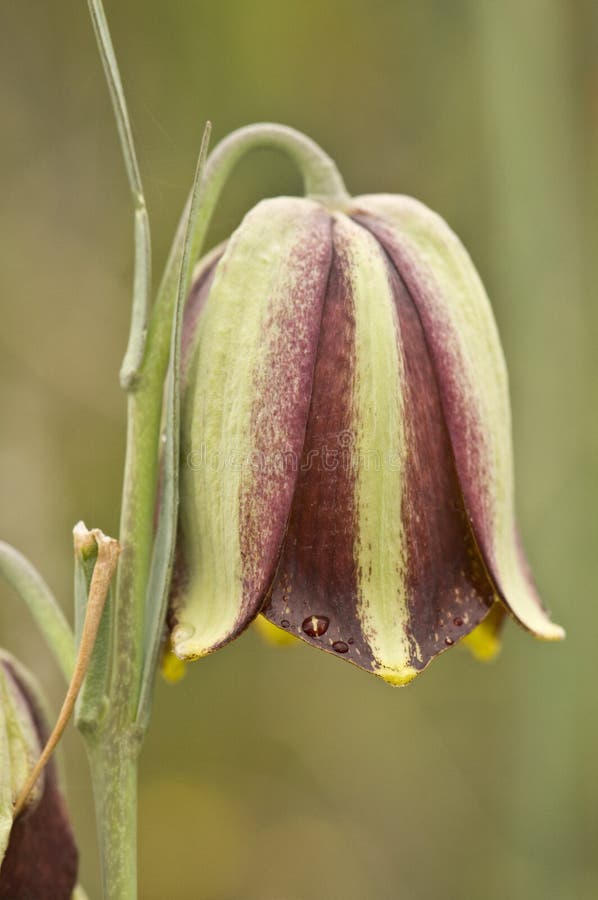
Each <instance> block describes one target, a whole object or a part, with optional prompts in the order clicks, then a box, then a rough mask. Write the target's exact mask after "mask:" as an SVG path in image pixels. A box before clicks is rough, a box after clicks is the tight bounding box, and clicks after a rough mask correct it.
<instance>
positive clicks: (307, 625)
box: [301, 616, 330, 637]
mask: <svg viewBox="0 0 598 900" xmlns="http://www.w3.org/2000/svg"><path fill="white" fill-rule="evenodd" d="M329 625H330V619H328V618H326V616H308V617H307V619H304V621H303V624H302V626H301V627H302V628H303V630H304V632H305V633H306V634H307V635H308V636H309V637H322V635H323V634H326V632H327V631H328V626H329Z"/></svg>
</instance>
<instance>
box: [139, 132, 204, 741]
mask: <svg viewBox="0 0 598 900" xmlns="http://www.w3.org/2000/svg"><path fill="white" fill-rule="evenodd" d="M210 133H211V124H210V123H209V122H208V123H207V124H206V127H205V129H204V133H203V137H202V142H201V148H200V151H199V157H198V160H197V167H196V169H195V177H194V179H193V186H192V189H191V196H190V201H189V212H188V215H187V221H186V225H185V237H184V241H183V247H182V254H181V264H180V268H179V275H178V281H177V285H176V303H175V307H174V315H173V322H172V333H171V344H170V357H169V362H168V371H167V374H166V398H165V417H164V448H163V456H162V469H161V486H160V509H159V516H158V527H157V531H156V539H155V542H154V549H153V555H152V563H151V568H150V576H149V583H148V593H147V608H146V632H145V641H144V647H145V658H144V664H143V672H142V677H141V684H140V697H139V705H138V711H137V724H138V725H139V727H140V728H141V729H142V730H145V728H146V727H147V724H148V720H149V714H150V708H151V697H152V688H153V682H154V675H155V671H156V665H157V661H158V654H159V651H160V642H161V640H162V631H163V627H164V620H165V617H166V608H167V604H168V594H169V590H170V580H171V576H172V564H173V559H174V548H175V540H176V529H177V513H178V483H179V406H180V396H179V387H180V365H179V357H180V345H181V330H182V323H183V312H184V308H185V301H186V299H187V296H188V294H189V288H190V285H191V276H192V272H193V266H194V263H195V256H196V253H197V249H196V248H197V246H198V245H197V221H198V219H199V215H200V212H201V189H202V180H203V173H204V168H205V163H206V157H207V153H208V145H209V141H210Z"/></svg>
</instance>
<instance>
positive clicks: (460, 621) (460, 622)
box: [453, 616, 463, 628]
mask: <svg viewBox="0 0 598 900" xmlns="http://www.w3.org/2000/svg"><path fill="white" fill-rule="evenodd" d="M453 623H454V624H455V625H456V626H457V628H461V626H462V625H463V619H462V618H461V616H455V618H454V619H453Z"/></svg>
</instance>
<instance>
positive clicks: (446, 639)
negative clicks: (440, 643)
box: [444, 637, 455, 647]
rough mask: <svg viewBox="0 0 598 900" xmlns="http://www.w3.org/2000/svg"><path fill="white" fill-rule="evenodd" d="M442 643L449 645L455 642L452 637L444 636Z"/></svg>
mask: <svg viewBox="0 0 598 900" xmlns="http://www.w3.org/2000/svg"><path fill="white" fill-rule="evenodd" d="M444 643H445V644H446V646H447V647H450V646H451V645H452V644H454V643H455V642H454V640H453V639H452V637H445V639H444Z"/></svg>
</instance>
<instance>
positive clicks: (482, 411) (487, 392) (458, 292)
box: [354, 195, 564, 640]
mask: <svg viewBox="0 0 598 900" xmlns="http://www.w3.org/2000/svg"><path fill="white" fill-rule="evenodd" d="M354 206H355V210H356V217H357V219H358V220H359V221H360V222H361V223H362V224H363V225H364V227H366V228H368V230H369V231H370V232H371V233H372V234H373V235H375V237H376V238H377V239H378V240H379V241H380V243H381V245H382V246H383V247H384V249H385V251H386V252H387V253H388V255H389V257H390V259H391V260H392V262H393V264H394V266H395V267H396V268H397V270H398V271H399V272H400V273H401V277H402V278H403V280H404V282H405V285H406V287H407V289H408V291H409V292H410V295H411V297H412V298H413V302H414V304H415V308H416V310H417V315H418V316H419V319H420V321H421V323H422V327H423V330H424V334H425V340H426V345H427V347H428V350H429V354H430V358H431V360H432V365H433V369H434V373H435V378H436V382H437V384H438V388H439V391H440V398H441V404H442V413H443V416H444V419H445V422H446V426H447V428H448V432H449V435H450V441H451V447H452V453H453V456H454V460H455V465H456V468H457V473H458V477H459V483H460V486H461V492H462V494H463V499H464V503H465V508H466V511H467V515H468V518H469V520H470V522H471V527H472V530H473V533H474V536H475V540H476V543H477V545H478V547H479V550H480V553H481V556H482V558H483V561H484V564H485V566H486V568H487V570H488V573H489V575H490V577H491V579H492V582H493V584H494V585H495V587H496V591H497V593H498V594H499V596H500V598H501V600H502V601H503V602H504V603H505V605H506V606H507V608H508V609H509V610H510V611H511V612H512V614H513V615H514V616H515V618H516V619H518V621H519V622H520V623H521V624H522V625H523V626H524V627H526V628H527V629H529V630H530V631H531V632H533V633H534V634H535V635H536V636H537V637H540V638H544V639H547V640H558V639H559V638H562V637H563V634H564V632H563V630H562V628H560V627H559V626H558V625H555V624H554V623H553V622H551V620H550V618H549V616H548V614H547V613H546V611H545V609H544V607H543V606H542V603H541V601H540V598H539V596H538V593H537V590H536V587H535V585H534V583H533V581H532V579H531V576H530V574H529V568H528V566H527V563H526V561H525V558H524V555H523V551H522V549H521V543H520V541H519V537H518V533H517V528H516V524H515V507H514V478H513V451H512V445H511V416H510V406H509V396H508V379H507V371H506V367H505V362H504V357H503V353H502V349H501V345H500V340H499V337H498V333H497V330H496V324H495V322H494V317H493V315H492V310H491V308H490V303H489V301H488V298H487V296H486V293H485V291H484V288H483V286H482V283H481V281H480V278H479V276H478V274H477V272H476V270H475V268H474V266H473V264H472V262H471V260H470V258H469V255H468V254H467V251H466V250H465V249H464V247H463V245H462V244H461V242H460V241H459V239H458V238H457V237H456V235H455V234H454V233H453V232H452V231H451V229H450V228H449V227H448V225H447V224H446V223H445V222H444V221H443V220H442V219H441V218H440V217H439V216H438V215H436V214H435V213H433V212H432V211H431V210H429V209H428V208H427V207H425V206H424V205H423V204H421V203H419V202H418V201H417V200H413V199H412V198H410V197H401V196H391V195H378V196H369V197H358V198H356V199H355V201H354Z"/></svg>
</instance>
